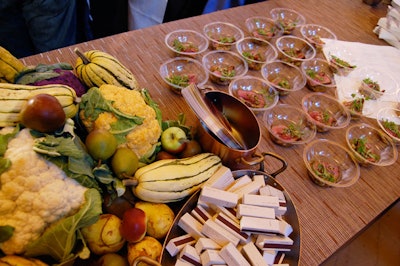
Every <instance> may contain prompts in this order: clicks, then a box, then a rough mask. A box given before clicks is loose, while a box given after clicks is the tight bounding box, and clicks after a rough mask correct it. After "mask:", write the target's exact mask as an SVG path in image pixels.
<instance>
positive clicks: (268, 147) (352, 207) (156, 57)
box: [23, 0, 400, 266]
mask: <svg viewBox="0 0 400 266" xmlns="http://www.w3.org/2000/svg"><path fill="white" fill-rule="evenodd" d="M274 7H287V8H292V9H295V10H297V11H298V12H300V13H301V14H303V15H304V16H305V18H306V20H307V22H308V23H316V24H321V25H324V26H326V27H328V28H330V29H331V30H332V31H333V32H334V33H335V34H336V35H337V37H338V39H339V40H344V41H354V42H362V43H369V44H375V45H387V44H386V43H385V42H384V41H382V40H379V39H378V37H377V36H376V35H375V34H374V33H373V32H372V30H373V28H374V27H375V25H376V23H377V21H378V19H379V18H380V17H384V16H385V15H386V12H387V6H385V5H383V4H380V5H379V6H378V7H370V6H368V5H365V4H363V3H362V1H361V0H357V1H348V0H336V1H320V0H305V1H297V0H281V1H277V0H274V1H272V0H270V1H265V2H262V3H259V4H253V5H248V6H244V7H238V8H232V9H229V10H224V11H218V12H215V13H212V14H208V15H204V16H199V17H193V18H189V19H184V20H180V21H175V22H170V23H166V24H162V25H159V26H154V27H150V28H146V29H142V30H137V31H131V32H126V33H122V34H119V35H115V36H110V37H107V38H103V39H98V40H94V41H91V42H85V43H81V44H77V45H74V46H71V47H67V48H64V49H58V50H55V51H51V52H48V53H43V54H38V55H35V56H31V57H27V58H24V59H23V62H24V63H25V64H37V63H56V62H69V63H71V64H75V60H76V58H77V56H76V55H75V54H74V52H73V49H74V48H75V47H78V48H79V49H80V50H81V51H86V50H91V49H99V50H103V51H105V52H108V53H110V54H112V55H114V56H116V57H117V58H118V59H119V60H120V61H121V62H122V63H123V64H125V65H126V66H127V67H128V68H130V69H131V71H132V72H133V73H134V74H135V75H136V76H137V78H138V80H139V82H140V84H141V85H142V86H143V87H147V88H148V89H149V90H150V93H151V95H152V97H153V98H154V99H155V100H156V101H157V102H158V103H159V105H160V108H161V110H162V111H163V116H164V117H163V118H164V119H176V118H177V114H178V113H180V112H184V113H186V114H187V121H188V122H187V123H188V124H194V123H195V121H196V117H194V115H193V113H192V112H191V111H189V107H188V106H187V104H186V103H185V101H184V99H183V98H182V97H181V96H179V95H176V94H174V93H172V92H171V91H170V90H168V89H167V88H166V84H165V83H164V82H163V80H162V79H161V78H160V76H159V74H158V69H159V66H160V65H161V63H162V62H164V61H166V60H167V59H169V58H171V57H172V54H171V53H170V51H169V50H168V49H167V48H166V46H165V44H164V36H165V35H166V34H167V33H168V32H170V31H172V30H176V29H179V28H187V29H192V30H196V31H199V32H201V31H202V28H203V26H204V25H205V24H206V23H208V22H212V21H226V22H231V23H233V24H235V25H237V26H239V27H240V28H242V29H243V30H244V31H245V27H244V21H245V19H246V18H248V17H250V16H256V15H261V16H262V15H264V16H269V10H271V9H272V8H274ZM249 74H252V75H259V73H258V72H250V73H249ZM221 89H223V90H226V88H221ZM308 92H309V91H308V90H307V89H306V88H304V89H302V90H300V91H298V92H294V93H292V94H290V95H289V96H287V97H284V98H282V99H281V100H280V102H282V103H289V104H292V105H297V106H300V99H301V98H302V97H303V95H305V94H306V93H308ZM361 121H363V122H368V123H370V124H372V125H375V126H377V124H376V122H375V121H374V120H372V119H367V118H363V119H362V120H361ZM352 123H354V122H352ZM262 133H263V140H262V142H261V144H260V146H259V148H258V150H260V151H270V152H275V153H277V154H279V155H281V156H282V157H284V158H285V159H286V160H287V162H288V169H287V170H286V171H284V172H283V173H281V174H279V175H278V176H277V180H278V181H279V182H280V183H281V185H282V186H283V187H284V188H285V189H286V190H287V192H288V193H289V195H290V196H291V198H292V200H293V202H294V204H295V206H296V208H297V212H298V216H299V222H300V228H301V250H300V265H308V266H310V265H318V264H320V263H322V262H323V261H324V260H325V259H326V258H328V257H329V256H330V255H332V254H333V253H334V252H335V251H337V250H338V249H339V248H340V247H342V246H343V245H345V244H346V243H347V242H348V241H350V240H351V239H352V238H354V237H355V236H357V234H359V233H360V232H361V231H362V230H363V229H365V228H366V227H367V226H368V225H369V224H370V223H371V222H373V221H374V220H375V219H376V218H377V217H378V216H379V215H380V214H381V213H382V212H383V211H385V210H386V209H387V208H388V207H389V206H391V204H393V203H394V202H395V201H396V200H398V199H399V195H400V162H399V161H397V162H396V163H395V164H394V165H392V166H389V167H369V168H362V169H361V178H360V180H359V181H358V182H357V183H356V184H355V185H353V186H351V187H349V188H321V187H319V186H317V185H315V184H314V183H313V182H311V180H310V179H309V177H308V176H307V172H306V168H305V166H304V164H303V161H302V151H303V147H304V146H303V145H300V146H296V147H290V148H287V147H280V146H277V145H275V144H274V143H273V142H272V141H271V140H270V138H269V137H268V135H267V134H266V133H267V132H265V130H264V129H263V132H262ZM317 137H319V138H327V139H332V140H335V141H336V142H338V143H340V144H343V145H346V144H345V139H344V131H342V130H339V131H335V132H333V131H332V132H329V133H324V134H321V133H318V135H317ZM279 166H280V163H279V162H276V161H271V162H269V160H267V162H266V168H267V171H272V170H273V169H274V168H275V167H279Z"/></svg>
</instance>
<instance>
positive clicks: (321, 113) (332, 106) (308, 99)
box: [301, 92, 351, 132]
mask: <svg viewBox="0 0 400 266" xmlns="http://www.w3.org/2000/svg"><path fill="white" fill-rule="evenodd" d="M301 104H302V108H303V111H304V112H306V113H307V114H308V116H309V118H310V119H311V120H312V121H313V122H314V123H315V125H316V126H317V131H318V132H327V131H329V130H331V129H341V128H344V127H346V126H348V125H349V123H350V119H351V115H350V113H349V111H348V110H347V109H346V108H345V107H344V106H343V105H342V104H341V103H340V102H339V101H338V100H336V99H335V98H333V97H331V96H328V95H326V94H323V93H318V92H312V93H309V94H307V95H305V96H304V97H303V99H302V100H301Z"/></svg>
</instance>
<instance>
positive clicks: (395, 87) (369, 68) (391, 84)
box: [323, 31, 400, 118]
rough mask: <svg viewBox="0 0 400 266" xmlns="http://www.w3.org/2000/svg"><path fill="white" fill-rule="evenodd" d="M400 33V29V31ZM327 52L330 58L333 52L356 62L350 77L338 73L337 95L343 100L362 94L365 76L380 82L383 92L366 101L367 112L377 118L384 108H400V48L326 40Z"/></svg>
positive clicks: (336, 80) (366, 114) (336, 76)
mask: <svg viewBox="0 0 400 266" xmlns="http://www.w3.org/2000/svg"><path fill="white" fill-rule="evenodd" d="M399 32H400V31H399ZM324 42H325V45H324V48H323V53H324V55H325V57H326V58H327V59H328V60H329V58H330V57H331V56H332V55H336V56H338V57H339V58H341V59H343V60H345V61H347V62H349V63H351V64H352V65H356V68H355V69H354V70H353V71H352V72H351V73H350V74H349V75H348V76H338V75H335V82H336V87H337V90H336V95H337V97H338V99H339V101H341V102H343V101H349V100H351V99H352V98H353V97H354V96H358V97H362V95H360V93H359V91H358V89H359V87H360V85H361V81H362V80H363V79H364V78H368V77H369V78H371V79H372V80H373V81H377V82H378V84H379V85H380V86H381V89H382V90H385V92H384V93H383V95H382V96H381V97H380V98H379V99H376V100H371V99H370V100H366V101H365V104H364V109H363V115H364V116H366V117H370V118H376V117H377V112H378V111H379V110H380V109H382V108H384V107H393V108H398V106H399V101H400V91H399V89H400V87H399V86H400V75H399V73H400V50H399V49H397V48H395V47H392V46H389V45H387V46H385V45H371V44H365V43H359V42H346V41H340V40H329V39H324Z"/></svg>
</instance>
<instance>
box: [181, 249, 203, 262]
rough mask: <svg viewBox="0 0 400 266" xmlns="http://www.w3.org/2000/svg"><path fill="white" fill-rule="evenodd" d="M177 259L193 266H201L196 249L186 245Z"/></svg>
mask: <svg viewBox="0 0 400 266" xmlns="http://www.w3.org/2000/svg"><path fill="white" fill-rule="evenodd" d="M179 259H180V260H182V261H186V262H188V263H191V264H193V265H195V266H201V261H200V256H199V254H197V251H196V249H195V248H194V247H193V246H191V245H186V246H185V247H184V248H183V249H182V250H181V252H180V253H179Z"/></svg>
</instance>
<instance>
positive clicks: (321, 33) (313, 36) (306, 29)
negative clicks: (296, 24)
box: [300, 24, 337, 51]
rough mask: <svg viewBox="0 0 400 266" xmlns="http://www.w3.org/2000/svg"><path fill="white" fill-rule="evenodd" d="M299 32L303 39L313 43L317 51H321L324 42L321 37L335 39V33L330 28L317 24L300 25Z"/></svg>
mask: <svg viewBox="0 0 400 266" xmlns="http://www.w3.org/2000/svg"><path fill="white" fill-rule="evenodd" d="M300 33H301V36H303V38H304V39H306V40H307V41H308V42H309V43H311V44H312V45H314V47H315V49H317V51H321V50H322V48H323V47H324V45H325V42H324V41H323V40H322V39H332V40H336V39H337V38H336V35H335V34H334V33H333V32H332V31H331V30H330V29H328V28H327V27H324V26H321V25H317V24H304V25H301V26H300Z"/></svg>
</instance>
